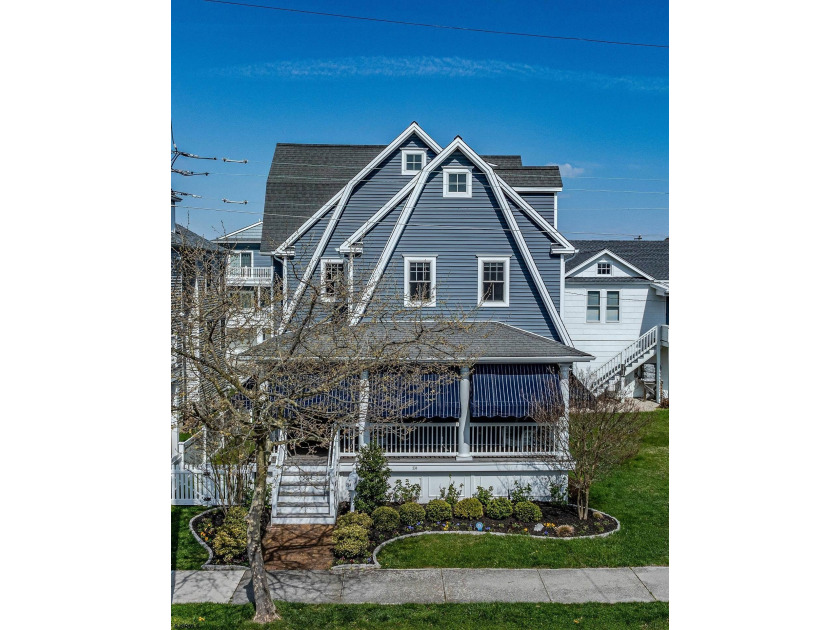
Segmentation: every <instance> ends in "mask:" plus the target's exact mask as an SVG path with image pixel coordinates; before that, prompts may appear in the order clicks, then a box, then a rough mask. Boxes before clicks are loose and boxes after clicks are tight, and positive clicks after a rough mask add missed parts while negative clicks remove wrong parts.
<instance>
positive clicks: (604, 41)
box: [204, 0, 668, 48]
mask: <svg viewBox="0 0 840 630" xmlns="http://www.w3.org/2000/svg"><path fill="white" fill-rule="evenodd" d="M204 2H212V3H214V4H229V5H232V6H237V7H248V8H251V9H268V10H271V11H286V12H288V13H303V14H305V15H319V16H322V17H335V18H342V19H345V20H363V21H366V22H382V23H385V24H400V25H402V26H421V27H424V28H440V29H447V30H451V31H468V32H472V33H486V34H490V35H514V36H517V37H536V38H540V39H561V40H567V41H578V42H587V43H591V44H614V45H618V46H642V47H645V48H668V46H667V45H665V44H643V43H639V42H620V41H613V40H609V39H591V38H588V37H568V36H564V35H545V34H541V33H520V32H517V31H496V30H492V29H486V28H474V27H468V26H452V25H448V24H427V23H424V22H407V21H404V20H388V19H385V18H375V17H367V16H361V15H345V14H341V13H326V12H324V11H305V10H303V9H290V8H287V7H273V6H266V5H264V4H249V3H246V2H230V1H229V0H204Z"/></svg>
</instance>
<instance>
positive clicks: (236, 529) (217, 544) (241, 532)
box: [213, 506, 248, 562]
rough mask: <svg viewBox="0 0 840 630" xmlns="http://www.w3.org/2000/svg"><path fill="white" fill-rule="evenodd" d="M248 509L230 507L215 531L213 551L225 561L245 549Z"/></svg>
mask: <svg viewBox="0 0 840 630" xmlns="http://www.w3.org/2000/svg"><path fill="white" fill-rule="evenodd" d="M247 515H248V510H246V509H245V508H244V507H239V506H236V507H232V508H230V509H229V510H228V511H227V514H226V515H225V520H224V523H222V525H221V527H219V529H218V531H217V532H216V537H215V538H214V539H213V553H215V554H216V555H217V556H218V557H220V558H221V559H222V560H224V561H225V562H231V561H232V560H233V559H234V558H235V557H236V556H238V555H239V554H241V553H242V552H243V551H245V546H246V545H247V544H248V524H247V523H246V522H245V517H246V516H247Z"/></svg>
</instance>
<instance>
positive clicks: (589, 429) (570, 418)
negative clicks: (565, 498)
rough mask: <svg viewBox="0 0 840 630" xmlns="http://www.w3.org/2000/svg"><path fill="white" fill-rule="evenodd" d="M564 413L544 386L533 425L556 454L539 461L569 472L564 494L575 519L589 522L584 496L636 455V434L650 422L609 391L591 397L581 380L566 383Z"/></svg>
mask: <svg viewBox="0 0 840 630" xmlns="http://www.w3.org/2000/svg"><path fill="white" fill-rule="evenodd" d="M569 389H570V391H569V399H570V402H569V410H568V414H567V413H566V409H565V406H564V404H563V398H562V396H561V392H560V390H559V387H554V386H552V387H549V389H548V391H547V392H545V395H544V396H543V398H541V399H540V400H538V401H535V403H534V404H533V406H532V409H531V414H532V416H533V418H534V420H535V421H536V422H537V423H539V424H543V425H546V426H548V427H550V428H551V430H552V431H553V434H554V436H555V444H556V449H555V451H554V452H553V453H551V454H548V455H546V456H545V460H546V461H547V462H548V463H549V464H551V465H552V466H553V467H555V468H556V469H558V470H573V472H571V473H570V479H569V490H570V492H574V493H575V494H576V495H577V496H576V499H575V502H576V503H577V511H578V517H579V518H580V519H581V520H586V519H588V517H589V492H590V490H591V489H592V484H593V483H595V482H596V481H599V480H601V479H603V478H604V477H605V476H606V475H607V474H609V473H610V472H611V471H612V470H614V469H615V468H616V467H617V466H619V465H621V464H622V463H624V462H626V461H627V460H628V459H630V458H632V457H633V456H635V455H636V453H638V451H639V443H640V440H641V433H642V430H643V429H644V428H645V427H646V426H647V425H648V424H650V422H651V418H650V417H649V414H642V413H639V411H638V405H637V403H636V401H635V400H633V399H632V398H628V397H623V396H620V395H617V394H615V393H612V392H607V391H604V392H600V393H598V394H595V393H593V391H595V390H594V388H591V387H588V386H587V383H586V379H585V378H584V380H583V381H581V380H579V379H578V378H575V377H574V376H572V377H571V378H570V388H569Z"/></svg>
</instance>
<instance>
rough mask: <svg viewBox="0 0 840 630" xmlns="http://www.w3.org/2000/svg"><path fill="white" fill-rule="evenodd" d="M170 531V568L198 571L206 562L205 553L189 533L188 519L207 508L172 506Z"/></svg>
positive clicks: (199, 506)
mask: <svg viewBox="0 0 840 630" xmlns="http://www.w3.org/2000/svg"><path fill="white" fill-rule="evenodd" d="M171 507H172V514H171V521H170V529H171V535H172V568H173V569H179V570H189V569H200V568H201V565H202V564H204V563H205V562H207V551H206V550H205V549H204V547H202V546H201V545H199V544H198V541H197V540H196V539H195V537H194V536H193V535H192V534H191V533H190V519H191V518H192V517H193V516H195V515H196V514H201V513H202V512H204V511H205V510H206V509H207V508H206V507H203V506H201V505H196V506H192V505H173V506H171Z"/></svg>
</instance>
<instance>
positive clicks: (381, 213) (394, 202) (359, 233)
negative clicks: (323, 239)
mask: <svg viewBox="0 0 840 630" xmlns="http://www.w3.org/2000/svg"><path fill="white" fill-rule="evenodd" d="M422 172H423V171H419V172H418V173H417V174H416V175H415V176H414V177H412V178H411V181H410V182H408V183H407V184H406V185H405V186H403V187H402V189H401V190H400V191H399V192H398V193H397V194H396V195H394V196H393V197H391V198H390V199H389V200H388V201H387V203H386V204H385V205H384V206H382V207H381V208H380V209H379V210H377V211H376V213H375V214H374V215H373V216H372V217H370V218H369V219H368V220H367V221H365V222H364V223H363V224H362V226H361V227H360V228H359V229H358V230H356V231H355V232H353V233H352V234H351V235H350V236H349V237H347V240H346V241H344V242H343V243H342V244H341V245H339V246H338V251H340V252H341V253H343V254H349V253H350V252H356V253H360V250H359V248H358V247H355V248H354V247H353V246H354V245H355V244H356V243H358V242H359V241H360V240H362V238H364V237H365V235H367V233H368V232H370V231H371V230H372V229H373V227H374V226H375V225H376V224H377V223H379V222H380V221H381V220H382V219H384V218H385V215H387V214H388V213H389V212H391V210H393V209H394V208H395V207H396V206H398V205H400V203H402V200H403V199H405V197H406V196H407V195H408V193H410V192H411V190H412V189H413V188H414V187H415V186H416V185H417V180H418V179H419V178H420V173H422Z"/></svg>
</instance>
